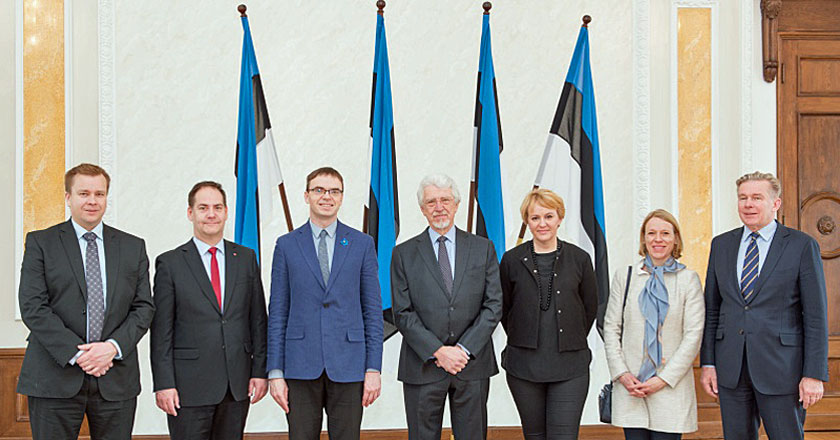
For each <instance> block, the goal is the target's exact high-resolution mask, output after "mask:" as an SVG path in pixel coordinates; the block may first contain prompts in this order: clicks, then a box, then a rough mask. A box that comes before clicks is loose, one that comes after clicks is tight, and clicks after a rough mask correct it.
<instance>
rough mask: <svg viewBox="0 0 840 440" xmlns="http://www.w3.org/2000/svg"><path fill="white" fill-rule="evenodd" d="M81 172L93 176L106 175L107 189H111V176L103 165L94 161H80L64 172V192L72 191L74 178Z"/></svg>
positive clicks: (83, 174)
mask: <svg viewBox="0 0 840 440" xmlns="http://www.w3.org/2000/svg"><path fill="white" fill-rule="evenodd" d="M79 174H81V175H82V176H92V177H93V176H103V177H105V191H107V190H109V189H111V176H109V175H108V173H107V172H105V170H104V169H102V167H100V166H98V165H94V164H92V163H80V164H78V165H76V166H74V167H73V168H70V169H69V170H67V172H66V173H64V192H66V193H69V192H70V189H71V188H72V187H73V179H74V178H75V177H76V176H77V175H79Z"/></svg>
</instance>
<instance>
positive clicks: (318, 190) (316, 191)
mask: <svg viewBox="0 0 840 440" xmlns="http://www.w3.org/2000/svg"><path fill="white" fill-rule="evenodd" d="M307 191H308V192H310V193H313V194H315V195H316V196H318V197H323V196H324V194H327V193H329V195H331V196H333V197H338V196H340V195H342V194H344V190H343V189H338V188H330V189H326V188H321V187H320V186H316V187H315V188H310V189H308V190H307Z"/></svg>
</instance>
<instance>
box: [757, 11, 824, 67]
mask: <svg viewBox="0 0 840 440" xmlns="http://www.w3.org/2000/svg"><path fill="white" fill-rule="evenodd" d="M760 8H761V46H762V48H761V54H762V64H763V65H762V69H763V72H764V81H767V82H773V81H775V80H776V77H777V76H779V75H781V76H782V80H783V81H784V66H783V65H780V64H779V42H780V40H779V38H780V36H779V35H780V34H784V33H792V32H798V33H803V32H804V33H820V32H836V31H837V27H838V26H837V23H838V21H840V1H833V0H761V4H760Z"/></svg>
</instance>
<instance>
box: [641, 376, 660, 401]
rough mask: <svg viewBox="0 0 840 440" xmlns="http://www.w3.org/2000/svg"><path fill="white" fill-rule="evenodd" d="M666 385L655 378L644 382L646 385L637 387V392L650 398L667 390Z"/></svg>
mask: <svg viewBox="0 0 840 440" xmlns="http://www.w3.org/2000/svg"><path fill="white" fill-rule="evenodd" d="M665 385H668V384H667V383H666V382H665V381H664V380H662V379H661V378H659V377H656V376H653V377H651V378H650V379H648V380H646V381H644V383H640V384H638V385H636V391H637V392H640V393H642V394H644V395H645V396H650V395H651V394H653V393H655V392H657V391H659V390H661V389H662V388H665Z"/></svg>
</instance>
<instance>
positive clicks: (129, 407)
mask: <svg viewBox="0 0 840 440" xmlns="http://www.w3.org/2000/svg"><path fill="white" fill-rule="evenodd" d="M136 408H137V398H136V397H132V398H131V399H127V400H118V401H109V400H105V399H103V398H102V395H101V394H100V393H99V379H97V378H95V377H93V376H87V375H86V376H85V379H84V380H83V381H82V388H81V390H79V393H78V394H76V395H75V396H73V397H70V398H67V399H52V398H46V397H32V396H29V426H30V427H31V428H32V439H33V440H76V439H77V438H79V430H80V429H81V427H82V420H83V419H84V417H85V415H87V418H88V427H89V428H90V438H91V439H92V440H130V439H131V429H132V428H133V427H134V411H135V409H136Z"/></svg>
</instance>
